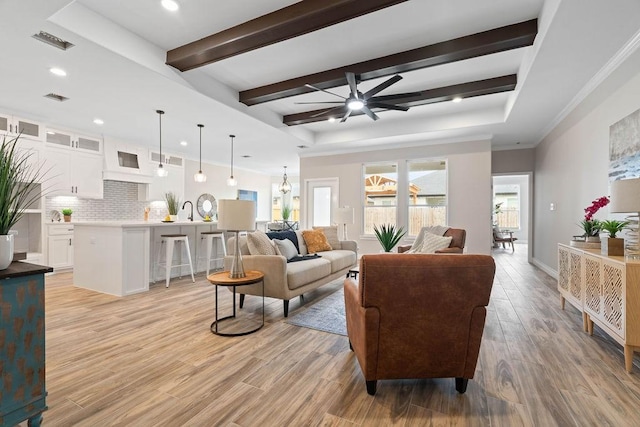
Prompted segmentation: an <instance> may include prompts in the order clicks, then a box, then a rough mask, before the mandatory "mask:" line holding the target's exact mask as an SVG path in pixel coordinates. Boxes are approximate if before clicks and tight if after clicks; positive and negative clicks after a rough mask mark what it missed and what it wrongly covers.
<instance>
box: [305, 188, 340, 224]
mask: <svg viewBox="0 0 640 427" xmlns="http://www.w3.org/2000/svg"><path fill="white" fill-rule="evenodd" d="M304 200H306V203H305V213H304V218H305V222H304V224H303V227H304V228H311V227H313V226H327V225H331V224H333V222H334V221H333V217H332V215H333V212H335V210H336V209H337V208H338V178H323V179H308V180H305V194H304Z"/></svg>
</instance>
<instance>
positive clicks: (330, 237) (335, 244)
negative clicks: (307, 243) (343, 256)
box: [313, 225, 340, 249]
mask: <svg viewBox="0 0 640 427" xmlns="http://www.w3.org/2000/svg"><path fill="white" fill-rule="evenodd" d="M313 229H314V230H322V231H323V232H324V235H325V236H326V237H327V242H329V244H330V245H331V249H340V239H339V238H338V226H337V225H333V226H331V227H313Z"/></svg>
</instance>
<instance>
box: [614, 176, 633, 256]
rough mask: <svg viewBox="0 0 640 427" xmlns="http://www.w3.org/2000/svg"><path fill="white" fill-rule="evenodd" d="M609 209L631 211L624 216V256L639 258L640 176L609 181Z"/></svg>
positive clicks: (621, 211)
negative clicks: (627, 222)
mask: <svg viewBox="0 0 640 427" xmlns="http://www.w3.org/2000/svg"><path fill="white" fill-rule="evenodd" d="M609 211H610V212H612V213H614V212H620V213H633V215H629V216H628V217H626V218H625V220H627V221H629V225H628V226H627V228H628V229H629V231H628V232H627V235H626V237H627V241H626V242H625V250H624V256H625V258H631V259H640V247H639V246H638V216H639V215H640V214H639V212H640V178H632V179H622V180H618V181H613V182H612V183H611V204H610V205H609Z"/></svg>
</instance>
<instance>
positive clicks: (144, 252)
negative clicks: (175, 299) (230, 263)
mask: <svg viewBox="0 0 640 427" xmlns="http://www.w3.org/2000/svg"><path fill="white" fill-rule="evenodd" d="M216 229H217V223H215V222H204V221H176V222H172V223H163V222H161V221H99V222H74V246H75V254H74V267H73V281H74V285H75V286H78V287H80V288H86V289H91V290H94V291H98V292H102V293H106V294H111V295H116V296H120V297H121V296H126V295H131V294H135V293H139V292H146V291H148V290H149V282H150V281H153V280H154V279H159V280H164V269H162V271H161V272H160V271H158V272H156V270H159V269H156V268H154V267H155V263H156V259H155V258H156V254H157V252H156V251H157V248H158V247H159V244H160V235H161V234H186V235H187V236H189V247H190V250H191V257H192V259H193V269H194V272H197V271H204V270H205V268H204V267H205V266H204V265H203V266H202V267H203V268H199V263H198V258H200V257H202V254H199V253H198V251H199V250H200V251H202V249H201V248H200V244H199V236H200V233H202V232H204V231H213V230H216ZM202 264H204V263H202ZM188 268H189V267H186V268H183V269H182V271H179V269H174V273H173V274H174V275H175V276H179V275H187V274H189V273H188V271H187V270H188ZM156 273H158V274H157V275H156Z"/></svg>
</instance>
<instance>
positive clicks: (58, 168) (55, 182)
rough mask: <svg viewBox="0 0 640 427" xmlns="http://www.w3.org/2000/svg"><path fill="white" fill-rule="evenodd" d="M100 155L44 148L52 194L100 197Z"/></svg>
mask: <svg viewBox="0 0 640 427" xmlns="http://www.w3.org/2000/svg"><path fill="white" fill-rule="evenodd" d="M102 166H103V161H102V156H99V155H95V154H85V153H81V152H77V151H74V150H53V149H48V150H46V160H45V169H50V172H49V176H50V177H51V180H50V184H51V189H52V193H51V195H54V196H77V197H84V198H88V199H101V198H102V197H103V194H104V187H103V182H102Z"/></svg>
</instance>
